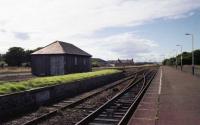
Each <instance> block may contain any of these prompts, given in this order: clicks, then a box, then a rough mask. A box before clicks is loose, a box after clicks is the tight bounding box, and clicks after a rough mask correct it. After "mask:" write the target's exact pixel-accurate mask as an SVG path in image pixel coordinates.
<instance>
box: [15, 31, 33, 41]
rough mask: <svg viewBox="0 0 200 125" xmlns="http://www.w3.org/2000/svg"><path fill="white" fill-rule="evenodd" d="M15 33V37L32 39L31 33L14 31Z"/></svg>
mask: <svg viewBox="0 0 200 125" xmlns="http://www.w3.org/2000/svg"><path fill="white" fill-rule="evenodd" d="M13 34H14V35H15V37H16V38H17V39H20V40H28V39H30V36H29V34H28V33H25V32H14V33H13Z"/></svg>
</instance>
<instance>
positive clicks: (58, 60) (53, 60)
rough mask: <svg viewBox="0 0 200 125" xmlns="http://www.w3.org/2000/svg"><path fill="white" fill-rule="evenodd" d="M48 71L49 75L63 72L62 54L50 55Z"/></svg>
mask: <svg viewBox="0 0 200 125" xmlns="http://www.w3.org/2000/svg"><path fill="white" fill-rule="evenodd" d="M50 72H51V75H63V74H64V56H61V55H59V56H58V55H55V56H51V57H50Z"/></svg>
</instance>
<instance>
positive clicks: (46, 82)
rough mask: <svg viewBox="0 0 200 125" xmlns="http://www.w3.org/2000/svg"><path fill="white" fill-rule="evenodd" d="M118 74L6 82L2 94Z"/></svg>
mask: <svg viewBox="0 0 200 125" xmlns="http://www.w3.org/2000/svg"><path fill="white" fill-rule="evenodd" d="M117 72H121V71H120V70H116V69H106V70H100V71H95V72H86V73H75V74H69V75H61V76H51V77H40V78H34V79H30V80H26V81H21V82H5V83H1V84H0V94H7V93H13V92H18V91H24V90H30V89H34V88H38V87H45V86H50V85H56V84H63V83H70V82H74V81H78V80H83V79H88V78H93V77H97V76H103V75H108V74H113V73H117Z"/></svg>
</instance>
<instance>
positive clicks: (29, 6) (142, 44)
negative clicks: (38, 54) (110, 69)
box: [0, 0, 200, 58]
mask: <svg viewBox="0 0 200 125" xmlns="http://www.w3.org/2000/svg"><path fill="white" fill-rule="evenodd" d="M199 8H200V0H101V1H100V0H59V1H57V0H18V1H13V0H0V17H1V19H0V27H1V29H5V31H6V33H3V32H0V39H1V41H2V42H0V44H1V47H2V46H4V49H5V48H9V47H10V45H12V46H15V45H17V46H22V47H24V48H30V47H32V48H36V47H38V46H45V45H47V44H49V43H50V42H52V41H54V40H63V41H69V42H71V41H70V39H71V37H72V36H91V35H95V33H97V31H100V30H103V29H106V28H110V27H114V28H116V27H125V28H126V27H133V26H137V25H142V24H145V23H148V22H151V21H153V20H155V19H178V18H184V17H188V16H191V15H192V14H193V11H195V10H198V9H199ZM13 33H15V34H14V35H13ZM27 33H31V34H27ZM119 34H120V33H119ZM19 39H21V40H26V42H20V43H19V42H17V41H18V40H19ZM77 39H79V38H77ZM79 40H80V41H81V40H83V39H82V38H80V39H79ZM74 43H79V44H78V45H81V46H84V45H83V44H85V45H86V46H88V47H87V48H89V49H90V50H91V52H92V53H93V55H99V56H100V55H103V56H102V57H104V58H107V56H110V57H112V58H117V57H119V56H120V57H124V58H125V57H130V56H131V55H132V54H133V55H135V53H143V52H145V53H148V52H150V51H151V49H150V48H151V47H154V46H152V45H153V44H152V43H154V42H152V41H151V40H148V39H145V38H140V37H138V36H134V35H131V34H130V33H125V34H122V36H119V35H115V36H113V35H112V34H110V36H105V37H103V38H102V39H98V38H93V37H92V36H91V38H90V37H88V39H87V41H82V42H74ZM154 44H155V43H154ZM84 47H85V46H84ZM93 48H97V50H98V51H95V50H94V49H93ZM1 49H2V48H1ZM102 50H103V51H102ZM104 51H105V52H106V53H105V52H104ZM102 53H103V54H102Z"/></svg>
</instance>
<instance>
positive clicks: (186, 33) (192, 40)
mask: <svg viewBox="0 0 200 125" xmlns="http://www.w3.org/2000/svg"><path fill="white" fill-rule="evenodd" d="M185 35H187V36H189V35H190V36H192V74H193V75H194V35H193V34H190V33H186V34H185Z"/></svg>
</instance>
